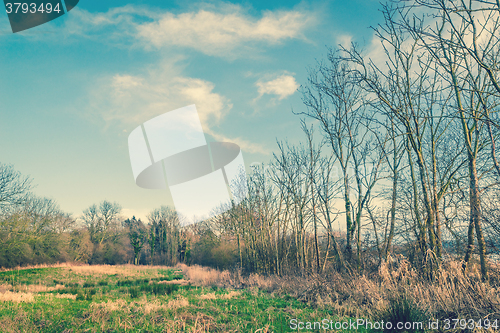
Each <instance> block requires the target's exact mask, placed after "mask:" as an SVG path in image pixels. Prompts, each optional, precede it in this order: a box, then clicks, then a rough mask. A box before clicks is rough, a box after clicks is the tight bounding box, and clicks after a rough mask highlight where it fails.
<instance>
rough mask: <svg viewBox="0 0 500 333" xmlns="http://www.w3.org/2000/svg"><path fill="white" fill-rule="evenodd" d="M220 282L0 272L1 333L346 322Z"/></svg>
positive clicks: (162, 273)
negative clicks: (326, 319)
mask: <svg viewBox="0 0 500 333" xmlns="http://www.w3.org/2000/svg"><path fill="white" fill-rule="evenodd" d="M214 274H217V273H214V272H213V271H211V270H207V269H202V268H198V270H197V271H196V270H190V271H189V270H185V272H183V271H182V270H180V269H176V268H168V267H158V266H154V267H135V266H130V265H126V266H60V267H42V268H31V269H20V270H11V271H4V272H0V331H1V332H16V333H17V332H65V333H69V332H290V331H291V329H290V320H291V319H293V318H299V319H300V320H302V321H304V322H305V321H315V320H318V319H324V318H328V319H331V320H337V319H339V317H337V315H336V314H335V313H334V311H333V310H332V309H328V308H327V307H324V308H318V307H315V306H311V305H308V304H307V303H305V302H302V301H299V300H297V299H296V298H293V297H290V296H283V295H278V293H272V292H271V293H269V292H267V291H262V290H260V289H259V288H258V287H256V286H249V287H246V288H245V287H244V286H240V287H239V288H238V289H235V288H232V287H224V286H222V287H219V286H217V285H216V283H212V282H213V281H212V282H211V279H212V280H213V278H214V277H215V275H214ZM186 275H190V276H189V277H186ZM211 275H214V276H211ZM210 285H211V286H210Z"/></svg>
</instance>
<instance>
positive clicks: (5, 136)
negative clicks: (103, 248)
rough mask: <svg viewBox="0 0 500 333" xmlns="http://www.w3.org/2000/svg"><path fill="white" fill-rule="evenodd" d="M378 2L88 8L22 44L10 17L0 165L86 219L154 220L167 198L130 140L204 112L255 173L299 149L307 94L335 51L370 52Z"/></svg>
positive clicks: (0, 68) (92, 1) (210, 129)
mask: <svg viewBox="0 0 500 333" xmlns="http://www.w3.org/2000/svg"><path fill="white" fill-rule="evenodd" d="M378 9H379V4H378V1H374V0H373V1H372V0H352V1H344V0H332V1H293V0H287V1H282V0H279V1H252V2H250V1H245V2H243V1H233V2H223V1H210V2H196V1H188V2H186V1H164V0H162V1H160V0H149V1H146V0H140V1H126V0H125V1H123V0H120V1H118V0H109V1H97V0H80V3H79V5H78V6H77V7H76V8H75V9H73V10H72V11H71V12H69V13H68V14H67V15H63V16H62V17H60V18H58V19H56V20H55V21H52V22H50V23H47V24H44V25H41V26H38V27H35V28H33V29H30V30H27V31H25V32H21V33H16V34H13V33H12V32H11V29H10V26H9V21H8V18H7V14H6V13H5V12H4V14H1V15H0V49H1V52H0V75H1V76H0V77H1V79H0V162H1V163H6V164H12V165H14V167H15V168H16V169H17V170H18V171H20V172H21V173H23V174H24V175H29V176H31V177H32V178H33V183H34V184H36V185H37V186H36V188H35V193H36V194H38V195H40V196H46V197H50V198H53V199H55V200H56V201H57V202H58V203H59V204H60V207H61V208H62V209H63V210H64V211H66V212H69V213H72V214H73V215H74V216H75V217H76V216H78V215H80V214H81V212H82V210H83V209H85V208H87V207H88V206H90V205H92V204H94V203H98V202H100V201H102V200H104V199H106V200H110V201H116V202H118V203H119V204H120V205H121V206H122V207H123V209H124V211H123V213H124V214H125V215H130V216H131V215H136V216H140V217H144V216H145V215H146V214H147V213H148V212H149V211H151V210H152V209H154V208H158V207H159V206H161V205H163V204H171V198H170V195H169V193H168V191H165V190H146V189H142V188H139V187H137V186H136V185H135V182H134V178H133V174H132V169H131V165H130V159H129V155H128V147H127V138H128V135H129V133H130V132H131V131H132V130H133V129H134V128H136V127H137V126H138V125H140V124H141V123H143V122H144V121H146V120H149V119H151V118H153V117H155V116H157V115H160V114H162V113H164V112H167V111H170V110H174V109H176V108H180V107H183V106H186V105H190V104H196V107H197V109H198V112H199V116H200V120H201V123H202V126H203V130H204V132H205V134H206V138H207V141H230V142H234V143H237V144H238V145H239V146H240V147H241V149H242V151H243V156H244V159H245V163H246V165H247V166H248V165H250V164H252V163H255V162H267V161H269V160H270V159H271V157H272V153H273V151H275V150H276V148H277V145H276V139H279V140H289V141H290V142H298V141H299V140H301V139H302V138H303V136H302V134H301V133H300V124H299V118H298V117H297V116H295V115H293V114H292V109H293V110H295V111H301V110H303V109H304V106H303V105H302V102H301V95H300V92H297V89H298V88H299V87H300V85H302V84H305V83H306V81H307V76H308V69H310V68H314V67H315V64H316V63H317V61H320V60H323V59H325V56H326V54H327V51H328V47H330V46H334V45H337V44H339V43H349V41H351V40H352V41H356V42H358V43H359V44H362V45H366V48H370V47H373V45H372V44H371V43H372V42H371V41H372V37H373V32H372V31H371V30H370V29H369V27H370V26H374V25H376V24H377V23H379V22H380V21H381V19H382V17H381V14H380V13H379V11H378Z"/></svg>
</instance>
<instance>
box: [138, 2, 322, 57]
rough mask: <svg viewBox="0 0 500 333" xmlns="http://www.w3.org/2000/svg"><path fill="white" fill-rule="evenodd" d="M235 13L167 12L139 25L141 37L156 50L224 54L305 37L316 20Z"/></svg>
mask: <svg viewBox="0 0 500 333" xmlns="http://www.w3.org/2000/svg"><path fill="white" fill-rule="evenodd" d="M230 8H232V11H231V12H225V13H220V12H215V11H206V10H199V11H198V12H191V13H184V14H179V15H174V14H172V13H165V14H164V15H162V17H161V18H160V19H159V20H157V21H154V22H151V23H145V24H142V25H139V26H138V28H137V29H138V36H139V38H142V39H143V40H144V41H146V42H147V43H148V44H152V45H153V46H155V47H158V48H160V47H164V46H170V45H177V46H184V47H189V48H194V49H196V50H198V51H201V52H203V53H205V54H209V55H224V54H225V53H226V52H228V51H233V50H234V49H235V48H237V47H238V46H242V44H243V43H248V42H256V41H261V42H267V43H270V44H275V43H279V42H282V41H283V40H285V39H293V38H304V36H303V33H302V32H303V30H304V29H305V28H306V27H307V26H309V25H310V24H311V23H312V21H313V17H312V16H310V15H307V14H306V13H303V12H298V11H279V12H266V13H264V15H263V16H262V18H260V19H255V18H253V17H248V16H245V15H244V14H243V13H242V12H241V9H240V8H239V7H238V6H231V7H230Z"/></svg>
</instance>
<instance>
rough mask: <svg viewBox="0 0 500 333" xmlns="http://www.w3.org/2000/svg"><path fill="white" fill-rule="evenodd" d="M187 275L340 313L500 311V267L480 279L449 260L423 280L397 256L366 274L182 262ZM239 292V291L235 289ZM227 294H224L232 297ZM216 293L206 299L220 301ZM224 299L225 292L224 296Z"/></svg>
mask: <svg viewBox="0 0 500 333" xmlns="http://www.w3.org/2000/svg"><path fill="white" fill-rule="evenodd" d="M177 267H178V268H180V269H182V271H183V274H184V276H186V277H187V278H189V281H190V282H191V283H192V284H194V285H197V286H218V287H226V288H227V287H232V288H236V289H240V288H250V291H253V292H254V293H256V292H257V291H258V290H264V291H267V292H270V293H273V294H275V295H292V296H294V297H296V298H298V299H299V300H302V301H305V302H309V303H312V304H314V305H315V306H317V307H320V308H331V309H334V311H335V312H336V313H337V314H338V315H340V316H351V317H360V316H365V317H371V318H377V317H383V316H384V315H387V312H388V311H389V310H393V309H395V308H396V309H395V311H398V309H397V307H398V306H400V305H401V304H403V303H404V304H403V305H405V304H406V305H407V306H409V307H411V311H413V312H414V313H415V314H416V315H419V314H420V315H425V317H426V318H436V319H444V318H469V319H471V318H473V319H481V318H483V319H484V318H486V317H488V316H491V315H492V314H495V315H497V314H498V313H500V282H499V281H500V271H499V269H498V267H496V266H492V267H491V271H490V275H491V281H492V282H491V283H490V284H485V283H483V282H481V279H480V273H479V271H478V268H477V266H472V267H471V268H470V269H469V271H468V273H467V275H464V273H463V271H462V268H461V263H459V262H457V261H452V260H449V261H446V262H444V263H443V264H442V265H441V268H439V269H438V270H436V271H435V274H434V279H433V280H428V279H423V278H422V277H421V274H419V272H417V270H416V269H415V268H413V267H412V266H411V264H410V263H409V262H408V261H407V260H405V259H402V260H398V261H397V262H396V263H395V264H394V263H392V264H388V263H385V264H382V265H381V266H380V268H379V270H378V272H375V273H373V274H371V275H370V276H366V275H347V274H339V273H337V272H329V273H328V274H324V275H311V276H308V277H296V276H285V277H277V276H270V277H264V276H261V275H258V274H251V275H249V276H248V277H244V276H242V275H241V273H239V272H228V271H217V270H215V269H211V268H207V267H201V266H196V265H194V266H186V265H178V266H177ZM234 293H237V292H234ZM228 295H229V294H227V295H225V297H233V296H234V295H236V294H232V296H228ZM217 297H218V296H216V295H215V293H209V294H205V295H201V296H200V298H201V299H216V298H217ZM222 297H224V295H222Z"/></svg>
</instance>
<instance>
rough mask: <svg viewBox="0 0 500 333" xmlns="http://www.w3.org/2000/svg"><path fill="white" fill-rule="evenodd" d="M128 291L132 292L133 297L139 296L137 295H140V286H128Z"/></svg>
mask: <svg viewBox="0 0 500 333" xmlns="http://www.w3.org/2000/svg"><path fill="white" fill-rule="evenodd" d="M128 293H129V294H130V297H131V298H137V297H139V288H137V287H130V288H128Z"/></svg>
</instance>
